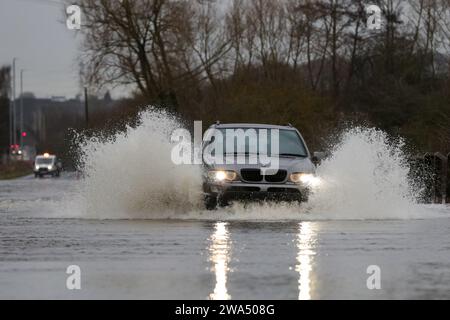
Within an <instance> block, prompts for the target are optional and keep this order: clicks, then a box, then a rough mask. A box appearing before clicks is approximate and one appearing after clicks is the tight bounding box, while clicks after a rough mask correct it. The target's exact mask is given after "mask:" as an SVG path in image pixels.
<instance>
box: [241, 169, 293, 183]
mask: <svg viewBox="0 0 450 320" xmlns="http://www.w3.org/2000/svg"><path fill="white" fill-rule="evenodd" d="M286 176H287V171H286V170H278V171H277V172H275V174H270V175H269V174H267V175H264V176H263V175H262V174H261V170H260V169H241V177H242V180H244V181H245V182H263V180H265V182H269V183H281V182H284V181H285V180H286Z"/></svg>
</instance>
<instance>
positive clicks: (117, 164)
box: [70, 109, 201, 219]
mask: <svg viewBox="0 0 450 320" xmlns="http://www.w3.org/2000/svg"><path fill="white" fill-rule="evenodd" d="M179 127H180V123H179V122H178V121H177V120H176V119H175V118H174V117H173V116H171V115H169V114H167V113H166V112H164V111H156V110H154V109H150V110H149V111H146V112H143V113H142V114H141V115H140V123H139V125H138V126H137V127H136V128H131V127H128V128H127V130H126V131H125V132H121V133H118V134H116V135H114V136H113V137H111V138H108V139H106V140H104V139H99V138H95V137H94V138H88V139H85V140H84V141H83V142H82V143H81V145H80V152H81V156H80V161H81V163H82V167H83V174H84V178H83V179H82V180H80V181H79V184H78V186H77V189H78V194H79V198H78V199H76V201H70V202H71V203H72V204H73V203H74V202H75V204H76V206H75V211H80V212H84V213H85V216H86V217H89V218H104V219H113V218H125V219H127V218H168V217H171V216H173V215H176V214H178V213H182V212H188V211H190V210H194V209H195V208H198V207H199V205H200V200H201V174H200V168H199V167H195V166H187V165H183V166H177V165H174V164H173V162H172V161H171V157H170V155H171V149H172V146H173V145H172V144H171V143H170V135H171V133H172V131H173V130H175V129H177V128H179ZM70 211H72V212H73V211H74V210H70Z"/></svg>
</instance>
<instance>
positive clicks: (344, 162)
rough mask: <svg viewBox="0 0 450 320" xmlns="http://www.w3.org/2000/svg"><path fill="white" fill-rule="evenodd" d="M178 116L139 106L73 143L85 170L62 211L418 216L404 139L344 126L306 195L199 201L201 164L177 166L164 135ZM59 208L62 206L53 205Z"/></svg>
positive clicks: (104, 215) (125, 215)
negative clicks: (265, 200) (215, 205)
mask: <svg viewBox="0 0 450 320" xmlns="http://www.w3.org/2000/svg"><path fill="white" fill-rule="evenodd" d="M179 127H180V123H179V122H178V121H177V120H176V119H175V118H174V117H172V116H170V115H168V114H167V113H165V112H160V111H155V110H150V111H147V112H144V113H142V114H141V121H140V125H138V126H137V127H136V128H131V127H130V128H128V129H127V130H126V131H125V132H124V133H120V134H117V135H115V136H114V137H112V138H110V139H107V140H106V141H105V140H101V139H98V138H89V139H85V141H84V142H83V143H82V144H81V145H80V150H82V156H81V160H82V163H83V164H84V176H85V177H84V178H83V179H82V180H80V181H79V184H78V185H77V192H76V194H77V195H78V196H77V198H76V199H75V200H73V197H71V200H70V201H69V202H66V204H69V205H66V208H65V209H64V211H70V212H75V214H76V215H78V216H79V213H80V212H82V213H83V214H82V216H83V217H86V218H100V219H115V218H120V219H133V218H143V219H165V218H171V219H206V220H208V219H211V220H214V219H222V220H247V219H249V220H291V219H293V220H298V219H301V220H305V219H308V220H316V219H330V220H334V219H408V218H422V217H424V215H425V216H426V213H424V209H423V206H420V205H418V204H417V203H416V200H415V198H414V196H413V194H414V188H413V184H412V183H411V181H410V180H409V179H408V173H409V167H408V164H407V161H406V158H405V156H404V154H403V152H402V149H403V143H402V142H401V141H397V142H396V143H392V142H390V141H389V139H388V136H387V135H386V134H385V133H384V132H382V131H379V130H375V129H368V128H354V129H351V130H348V131H346V132H344V133H343V135H342V137H341V138H340V139H339V142H338V143H336V144H335V147H334V150H333V151H332V155H331V156H330V157H329V158H328V159H326V160H325V161H324V162H323V163H322V164H321V165H320V166H319V168H318V172H317V173H318V175H319V176H320V178H321V181H322V183H321V185H320V186H319V187H318V188H317V189H316V190H315V192H314V193H313V194H312V196H311V197H310V200H309V202H308V203H305V204H302V205H301V206H299V205H297V204H251V205H243V204H234V205H232V206H231V207H228V208H224V209H219V210H217V211H213V212H211V211H206V210H204V209H203V206H202V192H201V184H202V181H201V171H200V168H199V167H196V166H186V165H182V166H176V165H174V164H173V163H172V161H171V159H170V154H171V150H172V147H173V145H172V144H171V143H170V140H169V137H170V134H171V132H172V131H173V130H174V129H176V128H179ZM59 211H60V212H61V208H60V210H59Z"/></svg>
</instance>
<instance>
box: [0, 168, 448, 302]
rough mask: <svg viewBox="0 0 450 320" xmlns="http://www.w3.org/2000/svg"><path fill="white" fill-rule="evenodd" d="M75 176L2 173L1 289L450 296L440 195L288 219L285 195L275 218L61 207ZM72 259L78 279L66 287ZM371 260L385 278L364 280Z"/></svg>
mask: <svg viewBox="0 0 450 320" xmlns="http://www.w3.org/2000/svg"><path fill="white" fill-rule="evenodd" d="M75 182H76V179H75V178H74V177H71V176H69V177H68V176H65V177H62V178H61V179H37V180H34V179H31V178H25V179H18V180H13V181H0V298H2V299H5V298H12V299H17V298H38V299H47V298H56V299H72V298H125V299H128V298H133V299H230V298H231V299H406V298H407V299H422V298H423V299H444V298H445V299H449V298H450V209H449V208H447V207H444V206H440V205H436V206H431V207H427V211H428V212H430V217H427V216H424V217H422V218H421V219H401V220H382V219H378V220H373V219H365V220H339V219H335V220H332V219H326V220H323V219H320V220H315V219H314V216H309V217H308V219H303V218H302V217H300V216H299V218H298V219H293V218H292V215H289V218H284V217H283V210H284V208H283V207H280V208H278V209H277V208H272V211H271V212H272V213H271V214H272V218H271V219H270V220H268V219H262V218H261V219H259V218H258V219H248V215H249V213H247V214H246V215H245V216H244V218H241V219H237V217H236V213H234V215H233V214H232V213H229V212H227V211H224V212H221V213H220V214H218V213H208V212H202V213H199V214H198V215H197V216H196V218H195V219H194V218H192V217H193V216H192V214H191V215H187V216H186V218H185V219H178V218H173V219H127V220H124V219H116V220H109V219H89V218H85V217H81V216H80V217H74V216H66V212H64V211H63V209H60V208H61V207H60V206H59V202H60V201H62V199H63V198H67V197H69V198H70V197H71V195H75V192H76V190H75V189H73V185H75V184H76V183H75ZM69 203H70V202H69ZM58 210H61V211H60V212H58ZM431 213H434V214H433V215H432V216H431ZM208 214H210V215H211V216H208ZM227 214H229V215H230V216H229V218H228V219H227ZM277 215H279V216H280V219H279V220H277ZM218 216H219V217H220V218H221V219H219V218H217V217H218ZM69 265H78V266H79V267H80V269H81V290H68V289H67V288H66V280H67V277H68V276H69V275H68V274H66V269H67V267H68V266H69ZM373 265H375V266H378V267H379V269H380V284H381V289H373V290H369V289H368V287H367V279H368V278H369V277H370V276H371V274H368V273H367V268H368V267H369V266H373Z"/></svg>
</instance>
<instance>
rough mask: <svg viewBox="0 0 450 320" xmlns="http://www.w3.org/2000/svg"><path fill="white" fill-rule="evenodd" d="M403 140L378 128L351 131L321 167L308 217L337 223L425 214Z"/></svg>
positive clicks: (345, 133) (353, 129)
mask: <svg viewBox="0 0 450 320" xmlns="http://www.w3.org/2000/svg"><path fill="white" fill-rule="evenodd" d="M409 173H410V167H409V164H408V160H407V157H406V156H405V153H404V142H403V140H401V139H397V140H392V139H389V136H388V135H387V134H386V133H385V132H383V131H381V130H377V129H374V128H361V127H357V128H352V129H349V130H347V131H345V132H344V133H343V134H342V137H341V139H340V142H339V143H338V144H337V145H336V146H335V147H334V150H332V152H331V157H329V158H328V159H326V160H324V161H323V162H322V164H321V165H320V166H319V167H318V169H317V174H318V175H319V177H320V178H321V180H322V184H321V185H320V187H319V188H318V189H317V190H316V192H314V194H313V195H312V196H311V198H310V201H309V203H308V206H309V207H310V213H311V214H315V215H320V216H324V217H329V218H333V219H407V218H418V217H422V216H423V214H424V209H423V206H420V205H418V203H417V199H416V195H417V194H418V190H419V189H420V183H419V181H414V180H411V179H410V175H409Z"/></svg>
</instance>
